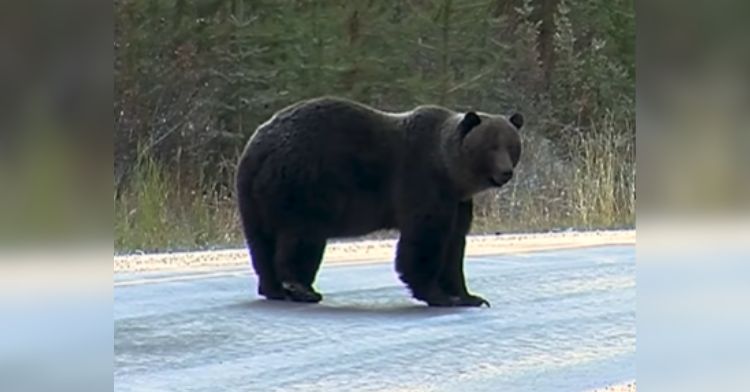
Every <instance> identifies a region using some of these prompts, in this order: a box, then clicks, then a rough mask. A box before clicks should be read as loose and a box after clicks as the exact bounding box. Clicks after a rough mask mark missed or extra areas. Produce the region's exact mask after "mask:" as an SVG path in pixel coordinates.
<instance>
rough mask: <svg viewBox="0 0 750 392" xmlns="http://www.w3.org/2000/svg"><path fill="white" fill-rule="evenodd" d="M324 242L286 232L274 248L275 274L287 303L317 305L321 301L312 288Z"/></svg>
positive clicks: (301, 234)
mask: <svg viewBox="0 0 750 392" xmlns="http://www.w3.org/2000/svg"><path fill="white" fill-rule="evenodd" d="M325 246H326V241H325V239H320V238H316V237H315V236H314V235H312V234H304V233H301V232H288V233H284V234H283V235H281V236H279V240H278V242H277V244H276V260H275V261H276V271H277V275H278V277H279V279H280V281H281V287H282V289H283V290H284V295H285V296H286V298H287V299H289V300H292V301H295V302H311V303H317V302H320V300H322V299H323V296H322V295H320V293H318V292H316V291H315V290H314V289H313V288H312V283H313V282H314V281H315V275H316V274H317V272H318V268H319V267H320V262H321V259H322V258H323V251H324V250H325Z"/></svg>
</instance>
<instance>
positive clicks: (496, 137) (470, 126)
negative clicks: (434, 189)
mask: <svg viewBox="0 0 750 392" xmlns="http://www.w3.org/2000/svg"><path fill="white" fill-rule="evenodd" d="M523 122H524V119H523V116H522V115H521V114H519V113H515V114H513V115H510V116H507V117H506V116H501V115H493V114H486V113H477V112H468V113H465V114H460V115H459V118H458V122H457V123H455V122H454V123H453V124H455V125H453V124H451V127H452V128H453V127H455V128H454V129H452V130H451V133H453V137H452V138H451V139H453V140H454V142H453V143H451V144H454V148H455V147H458V148H457V149H455V150H454V154H456V155H457V156H455V158H457V160H458V161H459V162H458V164H457V165H458V167H459V168H460V169H459V170H458V172H456V171H455V170H454V181H455V179H456V178H455V177H456V176H460V180H458V182H459V185H460V189H461V190H462V193H463V194H464V196H465V197H469V196H471V195H473V194H475V193H477V192H481V191H483V190H485V189H489V188H493V187H501V186H503V185H504V184H505V183H507V182H508V181H510V179H511V178H513V171H514V169H515V168H516V166H517V165H518V160H519V159H520V158H521V138H520V135H519V130H520V129H521V127H523ZM455 140H459V142H458V146H455V144H456V143H455ZM454 162H455V161H454ZM452 165H455V163H454V164H452ZM454 169H455V167H454Z"/></svg>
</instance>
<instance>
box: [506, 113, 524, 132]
mask: <svg viewBox="0 0 750 392" xmlns="http://www.w3.org/2000/svg"><path fill="white" fill-rule="evenodd" d="M508 121H510V123H511V124H513V126H514V127H516V129H521V127H523V115H522V114H521V113H513V115H512V116H510V118H509V119H508Z"/></svg>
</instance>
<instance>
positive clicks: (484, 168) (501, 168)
mask: <svg viewBox="0 0 750 392" xmlns="http://www.w3.org/2000/svg"><path fill="white" fill-rule="evenodd" d="M523 121H524V120H523V116H522V115H520V114H518V113H516V114H513V115H511V116H509V117H505V116H501V115H493V114H487V113H482V112H472V111H470V112H466V113H458V112H455V111H452V110H449V109H446V108H443V107H439V106H419V107H417V108H416V109H414V110H412V111H408V112H404V113H389V112H384V111H380V110H377V109H374V108H371V107H369V106H366V105H364V104H360V103H356V102H352V101H349V100H346V99H341V98H334V97H322V98H316V99H311V100H307V101H303V102H300V103H297V104H294V105H291V106H289V107H287V108H285V109H282V110H281V111H279V112H278V113H276V114H274V115H273V117H271V118H270V119H269V120H268V121H266V122H265V123H263V124H262V125H260V126H259V127H258V129H257V130H256V131H255V133H254V134H253V136H252V137H251V138H250V140H249V141H248V143H247V145H246V147H245V150H244V152H243V154H242V157H241V158H240V161H239V164H238V168H237V177H236V181H237V182H236V186H237V198H238V200H237V201H238V205H239V212H240V217H241V220H242V227H243V230H244V234H245V238H246V240H247V245H248V247H249V248H250V255H251V258H252V264H253V268H254V269H255V272H256V274H257V276H258V293H259V294H260V295H262V296H264V297H266V298H268V299H275V300H291V301H296V302H319V301H320V300H321V299H322V296H321V295H320V294H319V293H317V292H316V291H315V290H314V289H313V287H312V285H313V282H314V281H315V276H316V274H317V272H318V269H319V267H320V263H321V258H322V256H323V251H324V249H325V246H326V241H327V240H328V239H329V238H340V237H351V236H358V235H363V234H367V233H370V232H373V231H376V230H380V229H396V230H398V231H399V240H398V245H397V249H396V262H395V264H396V271H397V272H398V275H399V278H400V279H401V281H403V282H404V283H405V284H406V285H407V286H408V288H409V289H410V290H411V293H412V295H413V297H414V298H416V299H418V300H420V301H424V302H426V303H427V304H428V305H430V306H481V305H483V304H486V305H487V306H489V302H487V301H486V300H485V299H484V298H482V297H480V296H477V295H472V294H470V293H469V291H468V290H467V288H466V282H465V279H464V271H463V257H464V246H465V241H466V235H467V233H468V232H469V228H470V226H471V220H472V197H473V196H474V195H475V194H477V193H478V192H481V191H483V190H486V189H489V188H497V187H500V186H502V185H503V184H505V183H507V182H508V181H509V180H510V179H511V177H512V176H513V170H514V168H515V167H516V165H517V164H518V160H519V157H520V155H521V140H520V137H519V133H518V131H519V129H520V128H521V127H522V125H523Z"/></svg>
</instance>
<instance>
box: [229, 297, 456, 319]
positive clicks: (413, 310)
mask: <svg viewBox="0 0 750 392" xmlns="http://www.w3.org/2000/svg"><path fill="white" fill-rule="evenodd" d="M237 306H239V307H241V308H242V309H246V310H250V311H262V312H265V313H278V314H279V315H286V316H294V315H298V316H301V317H330V318H336V317H345V318H379V317H383V318H389V319H392V318H404V319H417V318H432V317H438V316H445V315H450V314H456V313H461V312H464V311H467V310H469V309H471V308H461V307H450V308H448V307H446V308H443V307H429V306H427V305H424V304H418V303H408V302H389V303H375V304H373V303H360V304H358V303H354V302H348V303H342V302H339V301H336V302H333V303H326V302H325V300H324V302H321V303H318V304H303V303H296V302H288V301H270V300H266V299H256V300H253V301H247V302H242V303H239V304H237Z"/></svg>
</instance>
